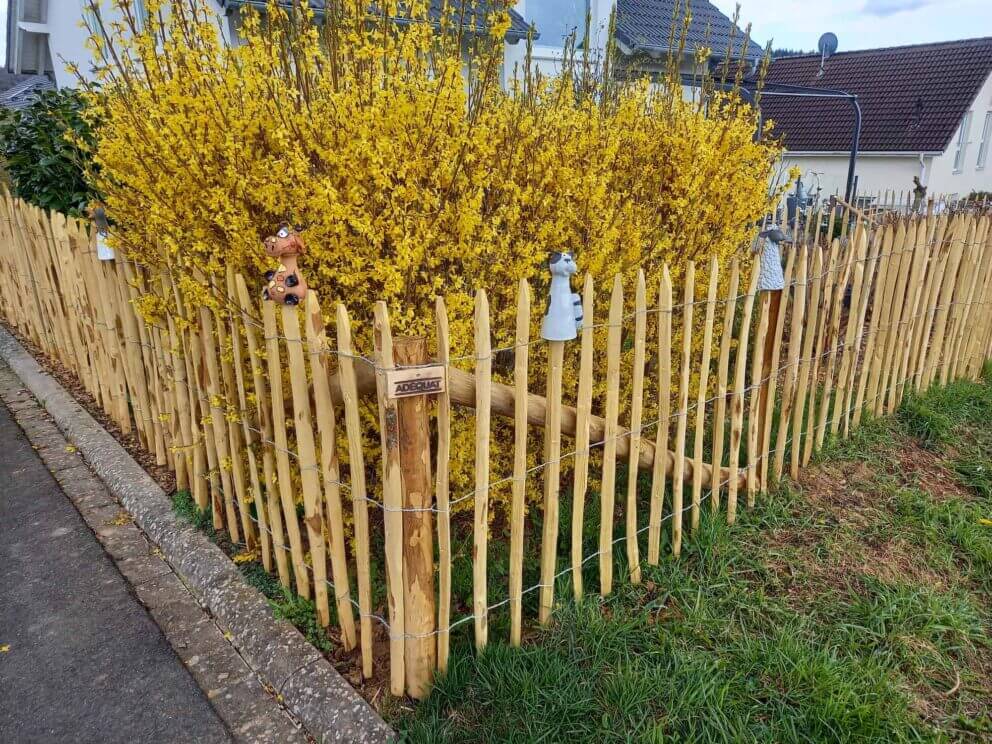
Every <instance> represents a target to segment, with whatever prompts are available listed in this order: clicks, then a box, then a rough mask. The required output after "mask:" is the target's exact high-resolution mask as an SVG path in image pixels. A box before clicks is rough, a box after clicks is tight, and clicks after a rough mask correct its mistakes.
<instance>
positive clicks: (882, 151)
mask: <svg viewBox="0 0 992 744" xmlns="http://www.w3.org/2000/svg"><path fill="white" fill-rule="evenodd" d="M820 63H821V59H820V55H819V54H817V55H807V56H801V57H787V58H784V59H777V60H775V61H774V62H773V63H772V65H771V69H770V70H769V75H768V81H769V82H770V83H778V84H786V85H803V86H811V87H817V88H827V89H835V90H841V91H844V92H847V93H853V94H855V95H857V97H858V101H859V103H860V105H861V110H862V116H863V123H862V128H861V143H860V153H859V155H858V161H857V167H856V175H857V179H858V193H859V194H873V193H875V192H877V191H879V190H884V189H899V190H901V189H906V190H909V189H912V188H913V177H914V176H917V177H919V178H920V180H921V182H922V183H923V184H924V185H926V186H927V187H928V191H929V194H931V195H940V194H944V195H946V196H947V197H948V198H949V199H950V200H954V199H957V198H964V197H967V196H968V194H970V193H971V192H973V191H992V152H990V150H992V37H989V38H982V39H966V40H962V41H951V42H945V43H936V44H920V45H914V46H903V47H892V48H887V49H866V50H862V51H853V52H844V53H840V54H836V55H834V56H832V57H830V58H829V59H827V60H826V63H825V64H824V66H823V72H822V74H821V73H820ZM761 108H762V112H763V113H764V115H765V116H766V117H767V118H769V119H772V120H773V121H774V122H775V132H776V134H778V135H781V136H782V137H783V139H784V144H785V147H786V151H787V152H786V158H785V162H786V164H787V165H796V166H798V167H799V168H800V169H801V170H802V172H803V174H804V176H803V182H804V184H805V185H806V186H807V187H814V188H815V187H816V185H817V184H819V186H820V187H822V189H823V195H824V196H826V195H827V194H832V193H834V192H835V191H836V192H839V193H841V194H843V193H844V188H845V184H846V179H847V168H848V158H849V154H850V147H851V137H852V132H853V124H854V112H853V108H852V107H851V106H850V105H849V103H848V102H846V101H842V100H836V99H833V100H820V99H815V98H807V97H795V98H791V97H782V98H779V97H775V98H772V97H769V98H765V99H763V100H762V103H761Z"/></svg>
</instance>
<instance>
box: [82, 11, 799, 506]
mask: <svg viewBox="0 0 992 744" xmlns="http://www.w3.org/2000/svg"><path fill="white" fill-rule="evenodd" d="M129 2H130V0H123V4H124V5H125V6H128V5H129ZM506 4H507V3H506V2H503V3H495V4H494V5H496V6H497V8H496V12H495V13H493V14H492V15H491V16H490V18H489V29H490V31H489V33H488V34H487V35H484V36H482V37H478V38H474V39H473V40H472V43H471V44H466V43H465V38H464V34H463V33H461V31H460V29H458V28H457V26H458V19H457V18H456V17H455V15H456V14H452V13H451V12H450V11H449V12H448V13H446V14H445V15H444V16H443V17H442V19H441V22H440V28H436V27H435V24H432V23H430V22H429V19H428V16H427V12H428V3H426V2H425V1H424V0H417V2H412V3H404V4H400V3H398V2H395V0H392V1H391V2H389V3H386V4H385V5H386V6H387V7H383V8H382V12H384V13H387V14H389V13H395V14H406V15H407V16H408V17H409V20H410V21H411V22H410V23H403V24H392V25H391V24H386V23H380V22H375V23H369V19H368V15H367V10H368V3H367V0H343V1H342V2H341V3H340V8H339V12H338V13H336V14H334V15H333V17H332V18H330V19H328V20H327V22H326V23H325V24H324V25H322V26H318V25H316V24H315V22H314V21H313V19H312V18H311V17H310V15H309V13H308V14H307V15H306V17H304V18H302V19H299V18H298V19H296V20H293V19H291V18H290V17H289V15H288V14H287V13H286V12H285V10H284V9H282V8H280V7H278V6H277V5H276V4H275V3H274V2H270V3H269V5H268V7H267V9H266V16H265V21H264V23H263V21H262V18H261V16H260V15H259V14H258V13H255V12H251V11H246V12H245V13H244V14H243V16H242V20H243V23H242V25H241V28H240V31H239V33H240V36H241V39H242V43H241V44H240V45H238V46H236V47H233V48H232V47H228V46H226V45H225V44H224V43H223V40H222V39H221V38H220V37H219V35H218V24H217V19H216V18H215V17H213V16H212V10H211V9H210V3H207V2H206V1H205V0H175V1H174V2H173V3H172V4H171V7H172V9H173V12H171V13H169V14H164V15H163V18H164V21H163V25H160V24H158V23H153V24H148V27H147V28H146V29H145V30H144V31H142V32H138V31H137V29H131V28H129V24H127V23H125V24H124V25H123V27H120V26H117V27H114V28H110V29H108V37H107V38H99V39H95V40H94V41H93V43H92V44H91V48H92V49H93V52H94V56H95V62H96V66H97V68H98V69H99V70H101V71H102V72H101V73H100V87H99V89H97V88H95V87H94V88H91V92H90V94H89V95H90V102H91V104H92V106H91V112H92V113H91V115H92V116H93V120H94V124H95V125H96V126H97V145H96V150H95V153H94V156H95V163H96V168H95V170H94V172H93V173H92V174H91V176H92V178H93V180H94V182H95V185H96V186H97V187H98V188H99V190H100V191H101V192H102V193H103V194H104V195H105V201H106V203H107V206H108V214H110V215H111V216H112V218H113V220H114V221H115V224H116V226H117V229H116V230H115V231H114V233H113V235H112V237H111V238H110V242H111V243H113V244H114V245H115V246H116V247H117V248H119V249H120V250H121V251H122V252H124V253H125V254H126V255H128V256H130V257H133V258H135V259H137V260H139V261H141V262H142V263H143V264H146V265H148V266H149V267H151V269H150V271H151V272H152V273H153V274H154V273H155V272H156V271H157V272H159V273H160V274H161V277H162V278H164V279H166V280H167V281H166V286H170V287H171V285H172V284H174V285H175V290H176V293H177V294H178V296H179V297H181V298H182V300H183V302H184V304H185V306H186V307H185V309H184V310H183V311H182V312H180V311H179V309H178V308H177V307H176V305H175V295H174V294H173V293H172V291H171V289H170V291H169V292H167V293H166V292H164V291H162V286H163V285H162V283H161V282H159V281H158V278H159V277H154V276H153V277H151V279H152V280H151V281H150V282H149V286H150V287H151V288H152V290H153V291H149V292H147V293H145V294H143V295H142V296H141V297H140V298H139V299H138V300H137V301H136V303H135V304H136V307H137V308H138V310H139V312H140V313H141V315H142V317H144V318H145V319H146V320H147V321H148V322H150V323H152V322H154V323H157V322H160V321H161V319H163V318H165V317H171V318H172V320H173V321H174V324H175V326H176V328H177V330H179V331H180V332H182V331H184V330H186V329H193V330H197V332H199V331H198V329H199V322H198V316H197V312H198V308H199V307H201V306H205V307H209V308H211V309H212V310H214V311H216V312H217V313H218V314H219V317H221V318H223V317H224V313H226V312H227V311H228V310H229V305H228V302H229V301H230V298H227V297H226V295H227V289H226V288H227V270H228V269H229V268H231V269H233V270H235V271H236V272H240V273H241V274H242V275H243V276H244V277H245V280H246V281H247V282H248V284H249V286H250V287H251V289H252V292H253V293H255V292H260V291H261V287H262V284H263V278H262V275H263V273H264V271H265V270H267V269H271V268H274V265H273V263H272V261H271V260H269V259H267V258H266V257H265V254H264V252H263V250H262V245H261V240H262V239H263V238H264V237H265V236H267V235H270V234H272V233H273V232H274V230H275V229H276V227H277V225H278V224H279V223H281V222H283V221H289V222H291V223H293V224H299V225H302V226H304V236H305V239H306V241H307V245H308V252H307V254H306V256H304V257H303V258H302V260H301V268H302V271H303V272H304V273H305V274H306V276H307V279H308V282H309V283H310V286H311V287H313V288H314V289H316V290H317V291H318V292H319V296H320V299H321V302H322V305H323V310H324V312H325V313H326V314H331V313H332V311H333V308H334V307H335V305H336V303H338V302H344V303H346V304H347V306H348V309H349V311H350V313H351V317H352V321H353V328H354V335H355V338H354V343H355V345H356V347H357V352H358V353H360V354H364V355H371V351H372V344H371V339H372V333H371V331H372V323H371V316H372V309H373V300H378V299H382V300H384V301H386V303H387V304H388V308H389V313H390V320H391V324H392V330H393V333H394V334H407V335H426V336H428V337H430V338H432V339H433V338H434V334H435V322H434V302H435V298H436V297H437V296H443V297H444V298H445V300H446V304H447V308H448V312H449V319H450V334H451V343H452V356H453V357H456V358H465V357H469V356H471V354H472V349H473V324H472V307H473V295H474V293H475V291H476V289H478V288H485V289H486V290H487V291H488V292H489V300H490V304H491V308H492V328H493V334H494V339H493V341H494V346H495V347H503V346H508V345H510V344H511V343H512V339H513V332H514V317H515V316H514V314H515V307H516V301H515V292H516V287H517V282H518V280H519V279H521V278H523V279H527V280H529V281H530V282H531V285H532V289H533V296H534V307H535V311H534V313H533V325H532V337H534V338H536V337H537V336H538V329H539V323H540V316H541V313H540V311H539V310H538V308H540V307H541V305H542V304H543V301H544V299H543V298H544V295H545V294H546V291H547V286H548V281H549V279H548V271H547V259H548V254H549V252H550V251H563V250H571V251H573V252H575V254H576V258H577V262H578V264H579V266H580V269H581V271H582V272H591V274H592V275H593V277H594V278H595V279H596V282H597V288H598V294H597V304H596V308H595V315H596V318H597V320H599V319H602V318H605V317H606V303H607V301H608V295H609V291H608V286H609V282H611V281H612V276H613V275H614V274H615V273H618V272H619V273H621V274H622V275H623V277H624V281H625V294H626V296H627V297H628V298H629V300H628V306H629V302H630V300H632V298H633V282H634V278H635V277H636V273H637V270H638V269H643V270H644V272H645V274H646V278H647V286H648V287H649V302H652V301H653V297H654V295H655V294H656V293H657V287H658V283H659V280H660V276H661V273H662V268H663V266H664V265H665V263H666V262H670V263H671V264H672V267H671V268H672V275H673V279H674V280H675V281H676V282H678V281H680V280H681V277H682V276H683V272H684V266H685V263H686V262H687V261H689V260H697V261H699V262H700V269H701V270H702V273H705V270H706V269H705V263H704V262H705V261H706V260H707V259H708V257H709V256H710V255H711V254H713V255H716V256H718V257H719V259H720V265H721V266H725V265H726V263H727V261H728V260H729V258H730V257H731V256H732V255H734V254H736V253H737V252H738V251H739V249H740V248H741V247H742V246H744V245H747V244H749V243H750V241H751V239H752V237H753V235H754V233H755V225H756V223H757V222H758V221H759V220H760V218H761V217H762V216H763V215H764V213H765V212H766V210H767V209H768V208H769V205H770V204H771V203H772V202H773V201H774V200H775V199H777V198H778V196H779V194H780V193H781V192H782V191H783V190H784V188H785V187H784V186H783V187H781V188H780V189H778V191H777V192H775V193H771V194H769V192H768V186H767V184H768V181H769V176H770V174H771V172H772V168H773V166H774V164H775V163H776V161H777V159H778V157H779V154H780V150H779V148H778V146H777V145H776V144H775V143H773V142H770V141H768V140H767V139H761V140H759V141H757V142H756V141H754V132H755V128H756V127H757V126H758V121H757V117H756V115H755V113H754V111H753V110H752V109H750V108H749V107H748V106H746V105H744V104H743V103H742V102H741V100H740V99H739V97H737V96H735V95H734V94H732V93H719V92H716V91H713V90H709V89H707V90H706V91H705V92H706V95H705V96H704V95H700V96H697V99H698V100H694V101H686V100H684V99H683V96H682V87H681V85H680V84H679V82H678V78H677V76H676V77H669V78H667V79H661V80H656V81H652V80H649V79H647V78H646V77H645V78H638V77H636V76H633V77H631V78H629V79H627V78H620V77H618V76H616V75H612V74H609V75H607V74H593V73H589V71H588V70H586V69H585V68H584V66H583V62H582V59H581V52H580V53H579V55H578V58H577V59H576V58H574V57H569V56H568V55H566V60H565V63H564V68H565V73H564V74H563V75H562V76H560V77H557V78H548V77H545V76H542V75H540V74H538V73H537V71H536V70H534V69H531V68H529V67H528V66H527V65H525V66H524V69H520V70H517V74H516V77H515V78H513V71H512V70H510V71H506V72H505V73H504V71H503V47H504V45H503V42H502V37H503V34H504V33H505V29H506V28H507V27H508V24H509V17H508V15H507V13H506V8H505V6H506ZM466 49H467V50H468V51H466ZM600 72H601V71H600ZM466 75H467V76H468V78H469V79H468V81H466ZM504 76H507V77H511V78H512V79H511V80H509V83H508V84H507V85H506V86H504V85H503V78H504ZM577 81H581V83H582V84H581V85H578V84H576V83H577ZM745 260H747V259H746V258H745ZM578 278H579V279H582V278H583V277H582V276H581V275H580V276H579V277H578ZM170 281H171V284H170V283H169V282H170ZM700 281H702V278H700ZM211 285H213V287H214V288H213V289H212V288H211ZM703 286H705V285H703ZM577 288H578V284H577V285H576V289H577ZM235 302H236V301H235ZM696 315H697V318H698V321H697V322H699V323H701V322H702V315H703V313H697V314H696ZM190 319H192V322H190ZM650 322H651V324H652V325H653V324H654V323H655V320H654V319H652V320H651V321H650ZM255 330H256V333H258V331H259V329H255ZM652 332H653V331H652V328H649V334H651V333H652ZM259 335H261V334H260V333H259ZM329 338H330V339H331V344H332V347H333V345H334V340H333V339H334V338H335V335H334V332H333V329H332V330H331V331H329ZM605 338H606V335H605V332H603V333H599V332H597V334H596V347H597V350H598V354H599V356H598V357H597V359H602V353H603V350H604V348H605ZM241 348H242V355H241V360H242V363H243V365H244V370H243V373H244V379H245V380H246V381H248V384H249V386H250V383H251V381H252V379H253V374H252V373H253V370H252V368H251V365H252V364H255V365H258V366H259V367H260V369H261V371H262V372H263V374H267V364H266V363H265V353H264V350H263V353H261V354H259V355H258V357H257V358H255V359H250V358H249V355H248V354H247V353H246V352H245V351H244V349H245V345H244V343H242V345H241ZM220 353H221V360H222V361H223V362H224V363H229V362H231V363H233V351H231V349H230V347H226V348H223V349H221V350H220ZM283 353H285V352H283ZM625 353H626V354H628V355H629V354H631V353H632V352H630V351H629V350H628V351H627V352H625ZM574 357H577V354H573V355H570V356H569V360H568V367H567V370H566V381H565V385H566V388H565V389H566V390H570V389H574V384H575V380H576V377H577V360H576V359H575V358H574ZM626 361H627V362H628V367H629V361H630V360H629V359H626ZM283 362H284V363H285V357H283ZM467 364H469V365H470V364H471V361H469V362H467ZM545 364H546V359H545V356H544V352H543V350H541V349H540V348H539V347H535V350H534V351H533V353H532V355H531V363H530V365H531V366H530V369H531V379H532V388H533V389H536V388H537V387H540V385H541V384H542V383H541V381H543V379H544V377H545ZM496 374H497V379H498V380H500V381H506V380H507V378H506V376H505V375H506V372H505V371H504V370H502V369H497V373H496ZM597 376H598V381H597V386H596V390H595V392H596V395H597V396H598V397H601V396H602V394H603V389H604V387H603V385H604V383H603V381H602V378H603V375H602V374H598V375H597ZM623 384H624V386H625V387H628V386H629V384H630V380H629V379H627V378H625V379H624V380H623ZM655 384H656V378H655V376H654V375H651V376H649V380H648V389H647V390H646V391H645V395H646V399H647V400H656V399H657V391H655V390H654V389H653V386H654V385H655ZM284 390H288V385H284ZM629 397H630V396H629V395H626V396H623V398H624V400H625V401H627V402H626V403H625V405H629ZM246 401H247V403H248V407H249V409H250V411H251V415H252V417H253V416H254V413H253V409H254V404H255V397H254V395H253V394H251V393H249V394H248V396H247V397H246ZM210 404H211V407H213V408H218V407H221V406H222V401H221V400H220V399H219V398H217V397H216V396H212V397H211V400H210ZM597 405H598V404H597ZM237 408H240V406H237ZM362 415H363V416H364V417H365V421H366V422H368V423H369V424H370V426H369V427H368V432H369V436H368V441H367V448H368V452H367V458H368V460H369V461H370V462H374V461H375V458H376V456H377V455H376V453H377V451H378V449H377V448H378V434H377V433H376V432H377V430H378V425H377V423H376V421H377V414H376V413H375V411H374V410H372V408H371V407H370V406H368V407H366V408H365V409H364V410H363V414H362ZM651 415H652V414H651V412H650V411H645V420H650V416H651ZM225 418H226V420H227V421H228V422H230V423H236V422H238V421H239V420H240V419H239V416H238V415H236V414H235V413H234V412H233V411H232V410H227V411H226V413H225ZM203 423H204V424H209V423H210V418H209V417H207V418H205V419H203ZM506 426H508V424H506V423H505V422H501V421H496V422H494V427H498V428H500V431H499V432H497V435H494V442H496V443H497V446H496V447H495V449H494V458H495V462H494V471H495V472H496V473H506V472H508V468H509V463H510V458H509V453H508V452H507V451H506V450H505V449H503V448H501V446H499V444H498V443H499V442H510V441H512V436H509V435H508V433H507V431H504V430H503V429H502V427H506ZM343 429H344V427H340V428H339V431H342V432H343ZM472 429H473V422H472V420H471V419H470V418H469V417H467V416H465V415H463V414H462V413H460V412H456V415H455V418H454V423H453V430H454V443H453V449H452V459H451V464H452V488H453V491H456V492H464V491H465V490H467V488H468V486H469V485H470V484H471V483H472V480H473V475H474V474H473V472H472V460H473V458H472V454H471V453H472V448H473V437H474V435H473V431H472ZM294 436H295V434H294V433H293V432H290V440H291V441H290V444H291V445H292V443H293V438H294ZM343 449H344V448H342V450H343ZM530 449H531V451H533V452H537V451H540V440H539V434H537V433H535V440H534V442H533V445H532V446H531V448H530ZM340 457H341V459H342V461H343V463H344V464H347V453H346V452H343V451H342V453H341V454H340ZM226 465H227V463H224V466H226ZM345 477H346V474H345ZM530 493H531V494H532V496H533V497H534V498H535V499H539V498H540V490H539V489H530ZM493 498H494V501H496V502H497V503H500V502H506V501H508V498H509V490H508V489H503V490H501V491H498V492H496V493H494V496H493ZM471 506H472V503H471V501H470V500H469V501H462V502H461V503H460V505H459V507H460V508H471Z"/></svg>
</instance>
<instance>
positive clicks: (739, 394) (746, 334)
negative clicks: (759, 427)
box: [727, 256, 761, 524]
mask: <svg viewBox="0 0 992 744" xmlns="http://www.w3.org/2000/svg"><path fill="white" fill-rule="evenodd" d="M760 274H761V257H760V256H756V257H755V261H754V266H752V267H751V283H750V285H749V286H748V290H747V296H746V297H745V298H744V309H743V311H742V313H741V325H740V332H739V333H740V335H739V336H738V339H737V358H736V360H735V361H734V395H733V397H732V398H731V400H730V473H729V479H730V482H729V483H728V484H727V524H733V523H734V522H735V521H736V519H737V492H738V490H739V489H740V478H738V473H739V465H740V460H741V436H742V434H743V430H744V378H745V375H746V373H747V349H748V340H749V339H750V336H751V316H752V315H753V314H754V299H755V297H756V296H757V294H758V277H759V276H760Z"/></svg>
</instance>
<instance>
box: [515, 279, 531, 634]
mask: <svg viewBox="0 0 992 744" xmlns="http://www.w3.org/2000/svg"><path fill="white" fill-rule="evenodd" d="M514 343H515V346H516V348H515V349H514V350H513V385H514V395H513V418H514V426H513V437H514V440H513V504H512V506H511V514H510V645H512V646H519V645H520V630H521V625H522V617H523V614H522V613H523V610H522V605H523V602H522V596H521V595H522V593H523V571H524V499H525V498H526V495H527V362H528V359H529V357H530V353H529V352H530V347H529V344H530V288H529V287H528V286H527V280H526V279H521V280H520V285H519V286H518V287H517V335H516V340H515V342H514Z"/></svg>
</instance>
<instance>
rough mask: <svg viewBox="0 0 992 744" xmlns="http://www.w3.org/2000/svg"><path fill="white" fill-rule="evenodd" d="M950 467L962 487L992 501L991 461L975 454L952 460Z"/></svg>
mask: <svg viewBox="0 0 992 744" xmlns="http://www.w3.org/2000/svg"><path fill="white" fill-rule="evenodd" d="M952 466H953V468H954V472H956V473H957V475H958V478H959V479H960V480H961V482H962V483H963V484H964V485H966V486H968V488H970V489H972V490H973V491H975V493H977V494H978V495H979V496H982V497H983V498H986V499H992V460H990V459H989V458H988V457H986V456H983V455H982V454H980V453H977V452H976V453H972V454H969V455H967V456H965V457H961V458H958V459H956V460H954V462H953V463H952Z"/></svg>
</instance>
